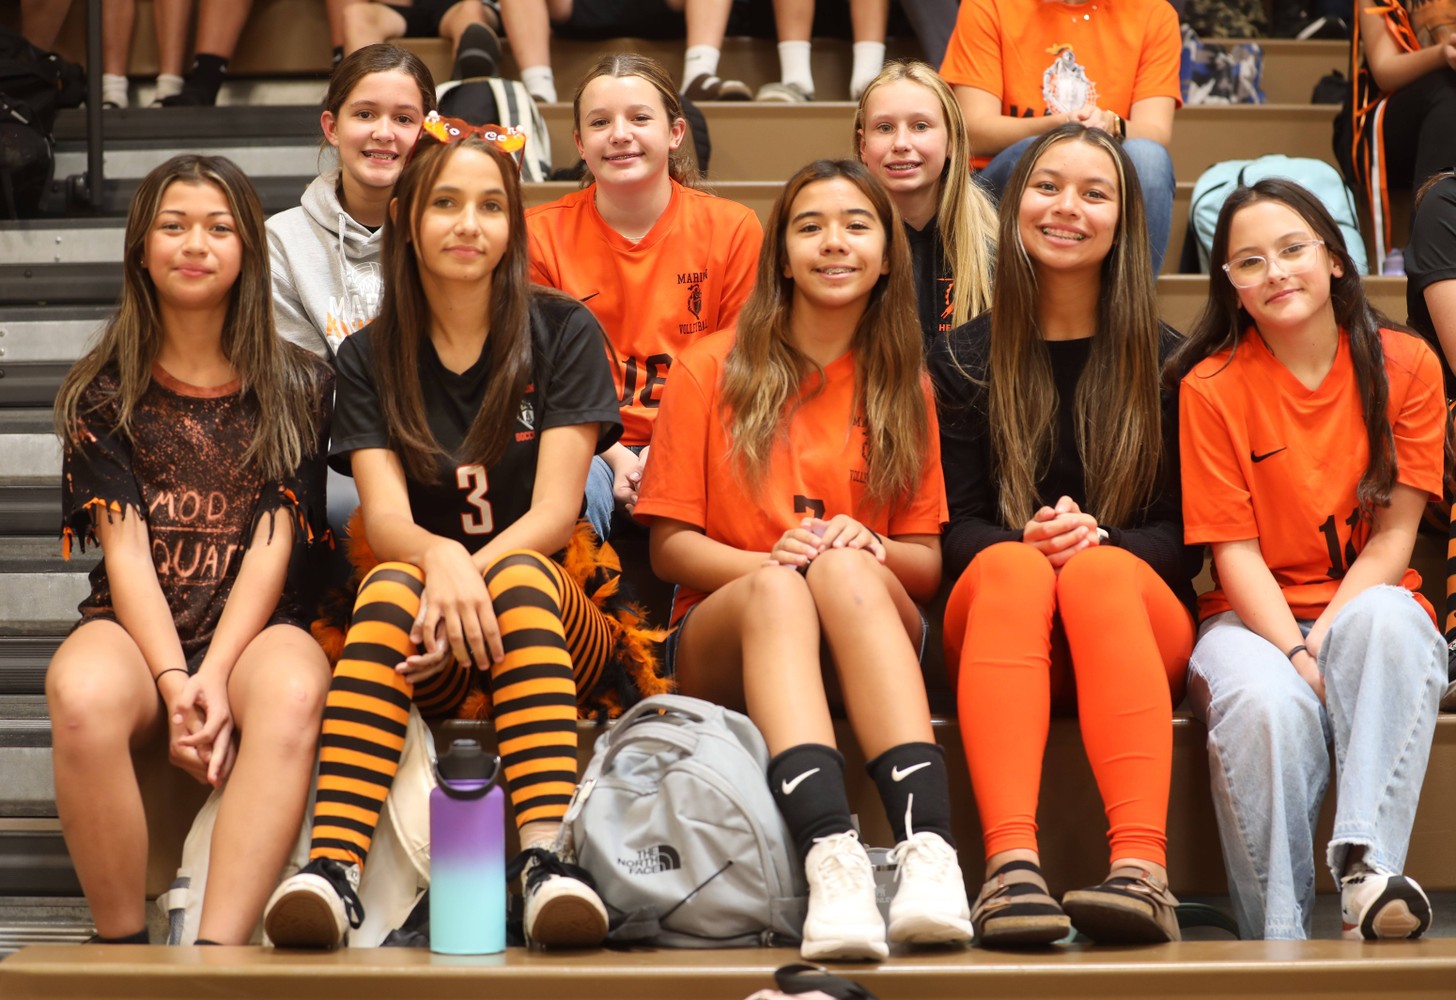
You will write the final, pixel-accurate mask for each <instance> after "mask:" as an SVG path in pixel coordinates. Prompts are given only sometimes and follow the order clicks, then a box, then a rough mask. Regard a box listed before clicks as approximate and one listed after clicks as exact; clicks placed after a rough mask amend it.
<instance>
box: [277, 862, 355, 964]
mask: <svg viewBox="0 0 1456 1000" xmlns="http://www.w3.org/2000/svg"><path fill="white" fill-rule="evenodd" d="M363 922H364V907H363V906H362V905H361V904H360V903H359V866H358V865H353V864H346V863H345V862H342V861H335V860H333V859H332V858H316V859H314V860H313V861H310V862H309V863H308V864H306V865H304V866H303V867H302V868H300V869H299V870H298V873H297V874H295V875H292V876H290V877H289V878H287V879H285V880H284V882H283V884H282V885H280V886H279V887H278V888H277V889H276V890H275V891H274V893H273V896H272V898H270V899H269V900H268V906H267V908H266V909H264V911H263V931H264V933H266V934H267V935H268V939H269V940H270V941H272V942H273V945H274V947H277V948H337V947H338V946H339V945H341V944H343V943H344V939H345V937H346V936H347V935H348V933H349V928H351V927H358V926H359V925H360V924H362V923H363Z"/></svg>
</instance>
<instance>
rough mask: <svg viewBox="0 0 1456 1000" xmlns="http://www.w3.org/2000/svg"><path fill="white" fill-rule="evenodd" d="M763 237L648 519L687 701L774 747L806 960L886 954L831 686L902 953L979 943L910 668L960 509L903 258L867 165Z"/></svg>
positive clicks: (671, 442) (847, 172)
mask: <svg viewBox="0 0 1456 1000" xmlns="http://www.w3.org/2000/svg"><path fill="white" fill-rule="evenodd" d="M769 232H770V234H771V236H770V243H769V246H768V249H767V250H766V252H765V253H764V254H763V258H762V260H761V261H760V263H759V269H758V283H757V284H756V285H755V286H754V291H753V294H752V296H750V297H749V300H748V303H747V305H745V306H744V309H743V313H742V315H741V316H740V317H739V320H738V325H737V329H736V332H734V331H722V332H719V333H715V334H713V335H712V336H711V337H708V338H706V339H704V340H703V341H702V342H701V343H698V344H695V345H693V346H692V347H691V348H689V349H688V350H687V351H686V352H684V354H683V356H682V358H681V360H680V362H679V366H678V367H679V371H678V372H677V373H676V374H674V376H673V381H672V384H671V385H670V386H669V387H668V390H667V394H666V397H665V400H664V403H663V407H662V423H661V425H660V428H659V430H658V442H657V444H656V445H655V447H654V457H653V459H652V461H651V463H649V465H648V467H647V476H646V481H645V482H644V484H643V489H642V499H641V502H640V503H639V504H638V507H637V509H638V514H639V516H641V517H642V518H643V519H645V520H648V521H650V523H651V549H652V565H653V568H654V569H655V570H656V571H657V573H658V575H659V576H661V577H662V578H663V579H666V580H671V581H674V582H675V583H677V584H678V591H677V598H676V601H675V604H674V608H673V612H674V622H675V624H677V626H678V629H677V632H676V633H675V636H674V640H673V641H674V643H675V667H676V674H677V679H678V683H679V685H680V687H681V689H682V690H683V691H684V692H685V693H688V694H693V695H697V696H699V697H703V698H707V699H708V700H711V701H714V702H717V703H719V704H723V705H728V706H730V707H736V708H740V709H741V708H745V707H746V709H747V711H748V714H749V716H750V717H751V718H752V719H753V720H754V722H755V723H756V724H757V725H758V727H759V729H761V730H762V731H763V734H764V738H765V740H766V741H767V743H768V748H769V751H770V753H772V754H773V755H774V756H773V759H772V760H771V761H770V763H769V769H768V778H769V783H770V786H771V788H772V789H773V794H774V798H775V800H776V801H777V802H778V804H779V809H780V811H781V812H782V813H783V815H784V818H785V821H786V822H787V825H788V828H789V831H790V832H791V834H792V835H793V837H794V842H795V844H796V846H797V847H798V849H799V851H800V853H801V855H802V856H803V857H804V859H805V861H804V864H805V871H806V874H807V876H808V882H809V912H808V917H807V919H806V920H805V923H804V940H803V947H802V951H803V954H804V957H805V958H809V959H825V958H884V957H885V955H886V953H887V949H886V927H885V924H884V922H883V920H882V919H881V917H880V914H879V911H878V909H877V907H876V905H875V893H874V880H873V877H872V872H871V869H870V864H869V859H868V857H867V856H866V853H865V849H864V847H863V846H862V845H861V844H860V843H859V841H858V839H857V837H856V834H855V833H854V832H853V825H852V822H851V820H850V814H849V801H848V798H847V796H846V793H845V787H844V758H843V757H842V756H841V755H840V753H839V751H838V750H837V749H836V748H835V745H834V727H833V724H832V722H831V719H830V710H831V709H830V705H831V699H830V697H829V696H828V695H827V694H826V685H827V684H829V683H831V682H829V681H827V680H826V677H825V671H826V669H827V670H830V671H832V673H833V675H834V676H835V677H836V678H837V681H838V685H837V686H838V689H839V691H842V692H843V704H844V707H845V708H846V709H847V711H848V714H849V719H850V724H851V726H852V727H853V729H854V732H855V736H856V738H857V739H858V740H859V743H860V746H861V748H862V749H863V750H864V752H865V756H866V757H867V758H869V772H870V775H871V777H872V778H873V780H874V782H875V784H876V786H877V787H878V788H879V791H880V795H881V798H882V799H883V800H884V803H885V811H886V813H887V814H888V816H889V819H890V824H891V829H892V830H893V831H894V835H895V840H896V843H897V846H896V848H895V857H896V859H897V860H898V862H899V866H900V868H899V888H898V890H897V892H896V895H895V898H894V901H893V902H892V903H891V906H890V924H889V929H888V937H889V940H890V941H894V942H908V943H927V942H947V941H968V940H969V939H970V924H969V922H968V920H967V917H968V915H969V910H968V907H967V901H966V895H965V885H964V881H963V879H962V877H961V873H960V866H959V864H958V863H957V861H956V856H955V848H954V839H953V837H952V834H951V830H950V802H949V793H948V791H947V784H946V771H945V759H944V756H943V755H942V753H941V751H940V748H939V747H937V746H936V744H935V739H934V736H933V735H932V734H931V730H930V711H929V707H928V704H927V701H926V696H925V687H924V684H923V682H922V680H921V676H920V667H919V663H918V651H919V649H920V647H921V645H922V644H923V641H924V619H923V617H922V616H921V613H920V610H919V607H918V605H917V602H921V603H924V602H927V601H929V600H931V599H933V597H934V595H935V590H936V587H937V586H938V585H939V583H940V539H939V534H940V527H941V524H942V522H943V520H944V516H945V515H944V510H945V507H944V498H943V497H944V494H943V487H942V485H941V477H940V465H939V462H938V461H937V453H936V442H937V438H936V433H935V414H934V408H933V406H932V405H931V401H930V392H929V386H928V384H926V382H925V379H924V376H923V374H922V350H921V346H920V331H919V327H918V324H917V323H916V322H915V313H914V309H913V307H912V306H911V304H910V302H911V298H910V294H909V259H908V258H909V251H908V248H907V247H906V244H905V235H904V232H903V231H902V230H901V228H900V222H899V218H898V216H897V215H896V213H895V209H894V206H893V204H892V203H891V202H890V199H889V197H888V195H886V193H885V191H884V189H883V188H881V187H880V185H879V184H878V182H876V181H875V180H874V178H873V177H872V176H871V175H870V173H869V171H868V170H866V169H865V167H864V166H862V165H861V164H859V163H857V162H854V161H851V160H837V161H831V160H819V161H817V162H815V163H812V164H810V165H808V166H807V167H804V168H803V169H802V170H800V171H799V172H798V173H796V174H795V175H794V176H793V177H792V178H791V179H790V180H789V182H788V184H787V185H786V186H785V187H784V190H783V192H782V193H781V194H780V195H779V197H778V199H777V200H776V201H775V202H774V207H773V211H772V213H771V214H770V225H769Z"/></svg>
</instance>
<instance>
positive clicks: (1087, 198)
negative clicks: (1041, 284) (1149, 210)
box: [1017, 139, 1122, 274]
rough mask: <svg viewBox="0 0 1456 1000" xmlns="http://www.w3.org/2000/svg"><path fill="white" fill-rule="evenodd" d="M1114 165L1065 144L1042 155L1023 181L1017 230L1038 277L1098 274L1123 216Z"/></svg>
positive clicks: (1085, 148) (1099, 154)
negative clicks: (1120, 217)
mask: <svg viewBox="0 0 1456 1000" xmlns="http://www.w3.org/2000/svg"><path fill="white" fill-rule="evenodd" d="M1121 199H1122V192H1121V189H1120V187H1119V185H1118V173H1117V164H1116V163H1115V162H1113V159H1112V156H1111V155H1110V154H1109V153H1108V152H1107V151H1106V150H1105V149H1102V148H1100V147H1098V146H1095V145H1093V144H1091V143H1088V142H1081V141H1079V140H1076V139H1065V140H1063V141H1061V142H1057V143H1055V144H1054V145H1052V146H1049V147H1048V148H1047V150H1046V152H1044V153H1042V155H1041V159H1039V160H1038V161H1037V162H1036V165H1035V166H1034V167H1033V168H1032V170H1031V173H1030V174H1029V175H1028V176H1027V179H1026V188H1025V189H1024V190H1023V191H1022V193H1021V204H1020V206H1019V208H1018V211H1017V230H1018V235H1019V236H1020V237H1021V244H1022V246H1024V247H1025V248H1026V253H1027V256H1028V257H1030V258H1031V262H1032V265H1033V267H1034V268H1035V269H1036V270H1037V272H1038V274H1041V273H1044V272H1056V273H1063V272H1075V271H1084V270H1086V269H1088V268H1100V267H1101V266H1102V262H1103V261H1104V260H1105V259H1106V258H1107V254H1108V251H1109V250H1111V249H1112V241H1113V239H1114V238H1115V237H1116V236H1117V222H1118V217H1119V215H1120V214H1121Z"/></svg>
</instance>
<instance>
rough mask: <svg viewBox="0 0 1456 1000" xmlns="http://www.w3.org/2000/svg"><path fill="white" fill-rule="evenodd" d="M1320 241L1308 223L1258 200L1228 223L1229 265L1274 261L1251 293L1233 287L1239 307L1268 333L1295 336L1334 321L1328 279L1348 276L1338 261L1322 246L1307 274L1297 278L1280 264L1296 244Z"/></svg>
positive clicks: (1272, 203)
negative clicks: (1285, 252)
mask: <svg viewBox="0 0 1456 1000" xmlns="http://www.w3.org/2000/svg"><path fill="white" fill-rule="evenodd" d="M1317 239H1319V236H1318V234H1316V233H1315V231H1314V230H1313V229H1312V228H1311V227H1310V225H1309V223H1308V222H1306V221H1305V220H1304V218H1303V217H1302V216H1301V215H1300V214H1299V213H1298V212H1296V211H1295V210H1294V209H1292V208H1290V207H1289V206H1288V205H1286V204H1284V203H1283V202H1279V201H1256V202H1253V203H1251V204H1248V205H1245V206H1244V207H1243V208H1241V209H1239V210H1238V211H1237V212H1235V213H1234V216H1233V218H1232V219H1231V220H1229V240H1228V246H1229V251H1228V257H1229V260H1230V261H1233V260H1239V259H1241V258H1244V257H1249V256H1253V255H1258V256H1261V257H1264V258H1266V259H1272V260H1274V263H1272V264H1270V265H1269V266H1267V267H1266V268H1265V273H1264V280H1263V281H1261V282H1259V283H1258V284H1256V285H1253V286H1252V287H1249V288H1235V289H1234V290H1235V291H1236V292H1238V296H1239V303H1240V304H1241V305H1243V307H1244V309H1245V310H1247V311H1248V313H1249V316H1250V317H1251V318H1252V319H1253V320H1254V323H1255V325H1256V326H1258V328H1259V329H1260V330H1261V331H1263V332H1264V333H1266V334H1268V333H1275V332H1281V331H1291V332H1297V331H1300V330H1302V329H1305V328H1306V327H1307V326H1308V324H1309V323H1310V322H1311V321H1312V320H1313V321H1321V320H1322V321H1326V322H1330V323H1333V322H1334V311H1333V307H1332V305H1331V304H1330V279H1331V278H1332V277H1341V276H1343V275H1344V273H1345V271H1344V268H1343V267H1342V266H1341V265H1340V263H1339V262H1338V261H1333V260H1331V259H1330V255H1329V252H1328V251H1327V250H1326V249H1325V248H1324V247H1315V248H1313V253H1312V255H1311V256H1310V258H1309V260H1308V262H1307V263H1308V266H1307V268H1305V269H1299V268H1296V270H1298V271H1299V273H1297V274H1289V273H1288V272H1286V271H1285V270H1284V267H1285V266H1286V265H1283V264H1281V263H1279V261H1278V254H1279V251H1280V250H1283V249H1284V248H1285V247H1288V246H1291V245H1293V244H1295V243H1308V242H1309V241H1311V240H1317Z"/></svg>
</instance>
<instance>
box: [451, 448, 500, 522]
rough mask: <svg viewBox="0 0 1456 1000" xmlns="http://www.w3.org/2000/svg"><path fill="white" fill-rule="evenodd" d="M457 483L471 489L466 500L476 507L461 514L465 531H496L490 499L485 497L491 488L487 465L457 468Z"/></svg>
mask: <svg viewBox="0 0 1456 1000" xmlns="http://www.w3.org/2000/svg"><path fill="white" fill-rule="evenodd" d="M455 485H457V486H459V487H460V488H461V489H462V490H469V491H470V492H469V493H467V494H466V495H465V502H466V503H468V504H469V505H470V506H471V507H473V508H474V510H469V511H466V512H465V513H463V514H461V515H460V524H461V526H462V527H463V528H464V529H465V533H466V534H467V535H488V534H490V533H491V532H492V531H494V530H495V518H493V517H492V516H491V513H490V501H489V500H487V499H486V498H485V491H486V490H488V489H489V488H490V484H489V483H488V482H487V481H486V478H485V466H483V465H462V466H460V467H459V468H457V469H456V470H455Z"/></svg>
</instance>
